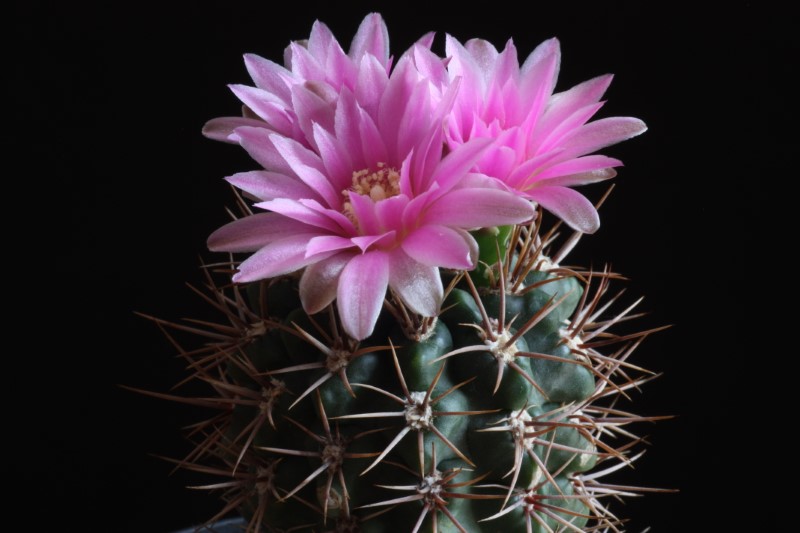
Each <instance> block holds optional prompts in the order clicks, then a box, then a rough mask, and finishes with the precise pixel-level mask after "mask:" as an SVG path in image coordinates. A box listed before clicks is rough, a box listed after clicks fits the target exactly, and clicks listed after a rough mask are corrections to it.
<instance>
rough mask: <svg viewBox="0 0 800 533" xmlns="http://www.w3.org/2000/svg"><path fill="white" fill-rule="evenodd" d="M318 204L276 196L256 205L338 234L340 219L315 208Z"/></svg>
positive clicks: (322, 209)
mask: <svg viewBox="0 0 800 533" xmlns="http://www.w3.org/2000/svg"><path fill="white" fill-rule="evenodd" d="M317 206H319V204H317V205H316V206H315V205H313V203H312V202H309V201H299V200H292V199H289V198H276V199H275V200H270V201H267V202H259V203H257V204H256V207H260V208H261V209H266V210H268V211H274V212H276V213H280V214H281V215H283V216H285V217H289V218H291V219H293V220H297V221H298V222H302V223H303V224H307V225H309V226H314V227H317V228H320V229H322V230H325V231H327V232H330V233H333V234H338V233H339V232H340V231H341V227H340V226H339V224H338V221H337V220H334V219H332V218H331V217H329V216H327V213H325V211H324V208H316V209H315V207H317Z"/></svg>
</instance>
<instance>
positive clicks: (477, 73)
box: [445, 35, 496, 110]
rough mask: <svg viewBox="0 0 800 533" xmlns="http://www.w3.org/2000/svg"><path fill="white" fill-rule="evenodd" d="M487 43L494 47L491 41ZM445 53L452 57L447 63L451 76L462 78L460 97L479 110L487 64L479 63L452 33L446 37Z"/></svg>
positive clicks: (484, 85)
mask: <svg viewBox="0 0 800 533" xmlns="http://www.w3.org/2000/svg"><path fill="white" fill-rule="evenodd" d="M484 42H485V41H484ZM487 45H488V46H489V47H490V48H492V49H493V48H494V46H492V45H491V44H490V43H487ZM495 52H496V50H495ZM445 54H446V55H447V56H448V57H449V58H450V62H449V63H448V64H447V70H448V72H449V73H450V78H451V79H455V78H458V77H460V78H462V86H463V88H462V90H461V94H459V99H466V100H467V101H468V102H469V108H470V109H475V110H477V107H476V104H475V103H476V102H477V101H478V100H480V99H482V97H483V92H484V90H485V89H486V79H485V77H484V75H483V73H484V67H486V66H487V65H486V64H484V65H478V63H477V61H476V57H475V56H474V55H473V54H471V53H470V52H469V51H468V50H467V49H466V48H465V47H464V46H463V45H462V44H461V43H460V42H458V40H457V39H456V38H454V37H453V36H451V35H447V36H446V37H445ZM478 55H482V54H478Z"/></svg>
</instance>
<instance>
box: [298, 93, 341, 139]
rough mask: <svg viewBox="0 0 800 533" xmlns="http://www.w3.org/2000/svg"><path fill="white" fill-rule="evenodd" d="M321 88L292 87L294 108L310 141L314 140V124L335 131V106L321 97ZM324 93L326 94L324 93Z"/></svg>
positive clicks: (300, 124)
mask: <svg viewBox="0 0 800 533" xmlns="http://www.w3.org/2000/svg"><path fill="white" fill-rule="evenodd" d="M318 89H319V87H318V86H315V85H312V84H310V83H306V84H304V85H295V86H294V87H292V108H293V110H294V113H295V115H297V124H298V125H299V126H300V129H301V130H302V131H303V133H304V134H305V137H306V139H307V140H308V141H311V142H313V140H314V128H313V126H314V124H319V125H320V126H322V127H323V128H325V129H327V130H328V131H333V113H334V111H333V106H332V105H331V104H330V102H328V101H327V100H326V99H325V98H323V97H322V96H320V93H321V92H323V91H319V90H318ZM323 93H324V92H323Z"/></svg>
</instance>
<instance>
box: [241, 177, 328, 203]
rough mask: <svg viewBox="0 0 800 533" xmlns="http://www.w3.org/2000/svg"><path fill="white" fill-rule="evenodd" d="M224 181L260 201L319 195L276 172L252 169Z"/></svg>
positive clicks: (303, 184)
mask: <svg viewBox="0 0 800 533" xmlns="http://www.w3.org/2000/svg"><path fill="white" fill-rule="evenodd" d="M225 181H227V182H228V183H230V184H231V185H233V186H234V187H236V188H238V189H241V190H243V191H244V192H246V193H248V194H250V195H252V196H254V197H256V198H258V199H259V200H261V201H267V200H273V199H275V198H314V199H320V198H319V195H318V194H317V193H316V191H314V190H313V189H311V188H310V187H308V186H307V185H306V184H305V183H303V182H302V181H300V180H298V179H297V178H293V177H291V176H287V175H285V174H279V173H277V172H267V171H265V170H254V171H252V172H239V173H238V174H234V175H233V176H228V177H227V178H225Z"/></svg>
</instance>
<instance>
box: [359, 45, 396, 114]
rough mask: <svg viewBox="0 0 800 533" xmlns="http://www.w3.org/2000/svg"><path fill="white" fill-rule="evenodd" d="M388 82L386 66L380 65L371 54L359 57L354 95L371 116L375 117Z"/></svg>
mask: <svg viewBox="0 0 800 533" xmlns="http://www.w3.org/2000/svg"><path fill="white" fill-rule="evenodd" d="M388 83H389V76H388V75H387V74H386V67H385V66H384V65H381V64H380V63H379V62H378V60H377V59H376V58H375V57H374V56H372V55H365V56H364V57H363V58H362V59H361V65H360V66H359V69H358V77H357V78H356V87H355V95H356V99H357V100H358V102H359V104H360V105H361V107H363V108H364V110H366V111H367V112H368V113H370V114H371V115H372V116H373V117H377V116H378V114H377V112H378V104H379V103H380V101H381V95H382V94H383V91H385V90H386V85H387V84H388Z"/></svg>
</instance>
